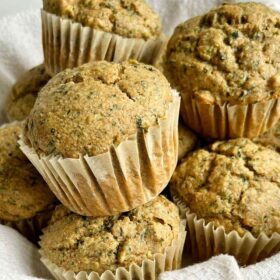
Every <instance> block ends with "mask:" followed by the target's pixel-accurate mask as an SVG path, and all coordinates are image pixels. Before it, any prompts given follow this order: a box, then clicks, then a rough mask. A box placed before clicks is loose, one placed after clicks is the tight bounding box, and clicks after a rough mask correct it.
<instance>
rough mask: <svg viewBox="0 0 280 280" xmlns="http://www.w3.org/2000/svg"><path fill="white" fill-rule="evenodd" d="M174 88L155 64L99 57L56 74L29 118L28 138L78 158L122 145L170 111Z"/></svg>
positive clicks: (43, 148) (43, 150)
mask: <svg viewBox="0 0 280 280" xmlns="http://www.w3.org/2000/svg"><path fill="white" fill-rule="evenodd" d="M172 101H173V96H172V91H171V88H170V85H169V83H168V82H167V80H166V78H165V77H164V76H163V75H162V74H161V73H160V72H159V71H158V70H157V69H155V68H154V67H152V66H148V65H144V64H141V63H137V62H135V61H128V62H123V63H121V64H118V63H109V62H104V61H101V62H95V63H92V64H85V65H83V66H81V67H78V68H75V69H72V70H70V69H67V70H65V71H63V72H61V73H59V74H57V75H56V76H55V77H54V78H53V79H52V80H50V82H49V83H48V84H47V85H46V86H45V87H44V88H43V89H42V90H41V91H40V95H39V97H38V99H37V101H36V103H35V106H34V108H33V110H32V112H31V114H30V115H29V117H28V118H27V121H26V129H25V136H26V140H27V142H28V141H30V144H31V145H32V146H33V148H35V150H37V152H38V153H43V154H45V155H46V154H47V155H49V154H52V155H54V154H58V155H62V156H64V157H70V158H78V157H79V155H80V154H84V155H85V154H87V155H89V156H94V155H98V154H101V153H103V152H106V151H108V150H109V149H110V146H112V145H118V144H119V143H120V142H122V141H123V140H126V139H127V138H128V137H129V136H131V135H132V134H135V133H136V132H137V131H138V130H139V129H148V128H149V127H151V126H155V125H157V124H158V122H159V120H160V119H162V118H165V117H166V114H167V111H168V107H169V104H170V102H172Z"/></svg>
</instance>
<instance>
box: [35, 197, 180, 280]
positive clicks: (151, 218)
mask: <svg viewBox="0 0 280 280" xmlns="http://www.w3.org/2000/svg"><path fill="white" fill-rule="evenodd" d="M59 211H61V212H62V213H59ZM56 212H58V213H56ZM182 235H184V234H182V229H180V217H179V209H178V208H177V207H176V206H175V205H174V204H173V203H172V202H170V201H169V200H167V199H166V198H165V197H163V196H159V197H157V198H156V199H155V200H153V201H151V202H149V203H147V204H145V205H143V206H140V207H138V208H136V209H134V210H132V211H130V212H127V213H123V214H120V215H117V216H111V217H98V218H92V217H83V216H79V215H77V214H74V213H71V212H69V211H67V210H65V209H57V210H56V211H55V214H54V219H53V220H52V221H51V223H50V225H49V226H48V227H46V228H45V229H44V233H43V235H42V236H41V242H40V245H41V254H42V257H43V259H42V261H43V263H45V264H46V266H47V267H48V268H49V270H50V271H51V272H52V273H54V276H55V277H56V278H57V279H64V278H60V277H59V276H60V275H62V273H63V272H62V271H63V270H64V271H71V272H74V273H79V272H80V271H85V272H86V273H87V274H90V273H91V272H92V274H93V273H97V274H99V275H100V277H101V275H102V274H103V273H104V272H105V271H107V270H109V271H111V273H113V274H114V275H118V273H116V271H117V270H120V268H123V269H125V270H126V271H127V272H128V271H130V272H132V273H135V271H137V270H136V269H131V265H132V264H134V265H136V266H138V267H141V266H142V265H143V262H144V261H145V260H146V261H147V260H151V261H152V262H153V265H156V266H158V265H160V266H161V265H162V264H164V263H165V262H166V261H167V259H168V258H171V260H174V264H173V265H174V266H173V265H171V267H170V269H172V268H175V267H179V266H180V261H179V260H180V259H181V256H179V252H180V251H181V250H180V248H182V247H183V242H182ZM183 239H184V238H183ZM174 241H175V242H174ZM168 247H173V250H176V254H175V255H176V257H175V256H174V254H173V256H168V253H167V251H166V249H167V248H168ZM176 247H177V248H176ZM173 252H174V251H173ZM159 254H160V255H161V256H162V257H163V259H161V260H160V261H159V262H158V260H156V258H155V257H156V255H159ZM171 255H172V254H171ZM176 258H177V260H176V261H175V259H176ZM172 262H173V261H171V263H172ZM143 267H144V266H143ZM162 267H163V268H161V270H163V269H164V265H163V266H162ZM158 268H160V267H158ZM139 270H140V269H139ZM160 272H161V271H154V269H153V270H150V267H148V269H147V267H146V268H145V269H144V271H141V272H136V275H137V276H138V275H139V274H143V275H145V277H147V276H148V275H150V274H151V275H153V276H154V274H155V273H156V274H157V275H158V274H159V273H160ZM107 273H108V272H107ZM133 276H134V275H131V276H130V277H131V278H132V279H136V278H137V279H138V277H135V278H133ZM116 278H117V277H116ZM73 279H74V277H73ZM98 279H99V278H98ZM110 279H115V278H110ZM126 279H130V278H126ZM139 279H140V278H139ZM151 279H154V278H153V277H152V278H151Z"/></svg>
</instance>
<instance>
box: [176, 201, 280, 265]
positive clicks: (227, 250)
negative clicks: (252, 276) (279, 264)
mask: <svg viewBox="0 0 280 280" xmlns="http://www.w3.org/2000/svg"><path fill="white" fill-rule="evenodd" d="M173 201H174V202H175V203H176V204H177V206H178V207H179V209H180V213H186V218H187V232H188V239H189V240H188V242H187V243H188V244H187V245H188V246H190V247H191V254H192V258H193V260H194V261H204V260H207V259H209V258H211V257H212V256H214V255H219V254H229V255H232V256H234V257H235V258H236V260H237V261H238V263H239V264H240V265H249V264H254V263H256V262H258V261H261V260H263V259H265V258H267V257H270V256H272V255H273V254H275V253H277V252H279V251H280V234H279V233H274V234H272V236H271V237H268V236H267V235H266V234H265V233H261V234H260V235H259V236H258V237H257V238H256V237H254V236H253V235H252V234H251V233H250V232H248V233H246V234H245V235H244V236H242V237H241V236H240V235H239V234H238V233H237V232H236V231H231V232H229V233H226V232H225V229H224V227H222V226H219V227H215V226H214V224H213V223H212V222H210V223H206V222H205V220H204V219H198V218H197V216H196V214H194V213H191V212H190V209H189V208H188V207H187V206H186V204H185V203H184V202H183V201H182V200H181V199H180V198H178V197H177V196H173Z"/></svg>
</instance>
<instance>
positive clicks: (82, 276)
mask: <svg viewBox="0 0 280 280" xmlns="http://www.w3.org/2000/svg"><path fill="white" fill-rule="evenodd" d="M185 228H186V220H182V221H181V225H180V231H179V234H178V238H177V239H174V240H173V241H172V244H171V245H170V246H168V247H167V248H166V249H165V251H164V253H158V254H156V255H155V257H154V259H153V260H150V259H145V260H143V262H142V264H141V266H138V265H136V264H132V265H130V266H129V269H125V268H124V267H119V268H118V269H117V270H116V272H112V271H109V270H107V271H105V272H104V273H102V275H99V274H98V273H96V272H94V271H92V272H90V273H87V272H85V271H81V272H79V273H74V272H73V271H66V270H64V269H63V268H61V267H58V266H57V265H55V264H54V263H52V262H51V261H50V260H49V259H47V258H46V257H45V256H44V252H43V250H42V249H41V250H40V251H39V252H40V254H41V256H42V258H41V261H42V263H43V264H44V265H45V266H46V268H47V269H48V270H49V271H50V272H51V274H52V275H53V276H54V278H55V279H57V280H144V279H149V280H157V279H158V276H159V274H160V273H162V272H164V271H171V270H175V269H179V268H181V264H182V254H183V249H184V244H185V239H186V235H187V233H186V231H185Z"/></svg>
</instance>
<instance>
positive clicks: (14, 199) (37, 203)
mask: <svg viewBox="0 0 280 280" xmlns="http://www.w3.org/2000/svg"><path fill="white" fill-rule="evenodd" d="M22 128H23V125H22V123H12V124H8V125H6V126H4V127H1V128H0V139H1V141H0V146H1V148H0V220H4V221H7V222H8V221H11V222H15V221H20V220H24V219H30V218H33V217H34V216H36V215H37V214H40V213H42V212H45V211H48V210H50V209H51V208H52V207H53V205H54V204H55V203H56V198H55V196H54V195H53V194H52V192H51V191H50V190H49V188H48V186H47V185H46V183H45V182H44V180H43V178H42V177H41V176H40V175H39V173H38V172H37V171H36V169H35V168H34V167H33V165H32V164H31V163H30V162H29V161H28V159H27V158H26V157H25V156H24V154H23V153H22V152H21V151H20V149H19V148H18V144H17V140H18V137H19V135H20V134H21V133H22Z"/></svg>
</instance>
